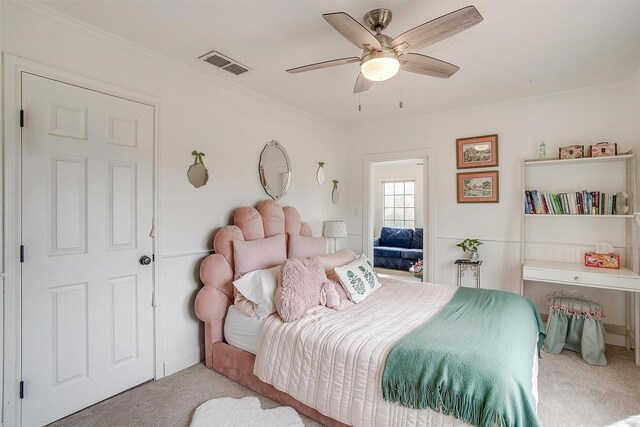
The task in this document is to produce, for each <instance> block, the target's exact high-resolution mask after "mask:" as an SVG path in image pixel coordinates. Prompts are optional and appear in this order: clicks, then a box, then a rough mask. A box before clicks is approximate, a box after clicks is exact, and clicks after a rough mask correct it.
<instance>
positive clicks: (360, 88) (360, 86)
mask: <svg viewBox="0 0 640 427" xmlns="http://www.w3.org/2000/svg"><path fill="white" fill-rule="evenodd" d="M371 86H373V80H369V79H367V78H365V77H364V75H363V74H362V73H360V74H358V78H357V79H356V85H355V86H354V87H353V93H360V92H366V91H368V90H369V89H370V88H371Z"/></svg>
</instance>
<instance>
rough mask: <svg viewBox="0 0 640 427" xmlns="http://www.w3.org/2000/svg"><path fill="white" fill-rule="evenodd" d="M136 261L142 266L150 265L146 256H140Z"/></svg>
mask: <svg viewBox="0 0 640 427" xmlns="http://www.w3.org/2000/svg"><path fill="white" fill-rule="evenodd" d="M138 261H139V262H140V264H142V265H149V264H151V258H149V257H148V256H146V255H142V256H141V257H140V259H139V260H138Z"/></svg>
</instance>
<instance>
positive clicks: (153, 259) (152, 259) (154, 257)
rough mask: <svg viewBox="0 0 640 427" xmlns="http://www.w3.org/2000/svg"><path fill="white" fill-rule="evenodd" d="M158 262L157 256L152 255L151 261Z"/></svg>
mask: <svg viewBox="0 0 640 427" xmlns="http://www.w3.org/2000/svg"><path fill="white" fill-rule="evenodd" d="M155 260H156V254H151V261H153V262H155Z"/></svg>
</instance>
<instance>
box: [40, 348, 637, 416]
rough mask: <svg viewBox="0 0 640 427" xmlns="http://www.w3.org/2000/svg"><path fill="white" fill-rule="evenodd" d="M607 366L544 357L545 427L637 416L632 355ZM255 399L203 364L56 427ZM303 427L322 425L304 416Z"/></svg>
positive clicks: (541, 408)
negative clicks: (222, 400) (232, 399)
mask: <svg viewBox="0 0 640 427" xmlns="http://www.w3.org/2000/svg"><path fill="white" fill-rule="evenodd" d="M606 356H607V360H608V362H609V365H608V366H606V367H597V366H590V365H588V364H586V363H584V362H583V361H582V359H581V358H580V355H579V354H576V353H572V352H569V351H564V352H563V353H562V354H559V355H551V354H547V353H544V352H543V353H542V359H541V360H540V373H539V376H538V389H539V395H540V403H539V405H538V414H539V416H540V420H541V421H542V425H543V426H576V427H578V426H584V427H589V426H594V427H602V426H606V425H609V424H611V423H613V422H615V421H618V420H621V419H624V418H627V417H629V416H631V415H637V414H640V366H636V365H635V364H634V361H633V352H631V351H627V350H625V349H624V348H622V347H615V346H607V349H606ZM227 396H228V397H235V398H240V397H244V396H257V397H258V398H259V399H260V402H261V403H262V407H263V408H266V409H269V408H273V407H276V406H278V404H277V403H275V402H274V401H272V400H270V399H267V398H265V397H262V396H260V395H258V394H257V393H254V392H253V391H251V390H249V389H247V388H245V387H243V386H241V385H239V384H237V383H235V382H233V381H231V380H229V379H227V378H225V377H223V376H222V375H219V374H217V373H215V372H213V371H211V370H209V369H207V368H206V367H205V366H204V365H203V364H197V365H194V366H192V367H190V368H188V369H185V370H183V371H180V372H178V373H176V374H174V375H171V376H169V377H167V378H163V379H161V380H159V381H151V382H148V383H146V384H142V385H140V386H138V387H136V388H133V389H131V390H128V391H126V392H124V393H121V394H119V395H117V396H114V397H112V398H110V399H107V400H105V401H103V402H100V403H97V404H95V405H93V406H91V407H89V408H87V409H85V410H83V411H80V412H77V413H75V414H73V415H70V416H68V417H67V418H63V419H62V420H59V421H57V422H55V423H53V424H50V426H54V427H80V426H82V427H88V426H92V427H93V426H95V427H102V426H104V427H133V426H136V427H137V426H141V427H142V426H154V427H182V426H188V425H189V423H190V420H191V416H192V415H193V411H194V410H195V408H196V407H198V406H199V405H200V404H201V403H203V402H205V401H207V400H209V399H214V398H217V397H227ZM302 418H303V421H304V423H305V426H321V424H320V423H317V422H316V421H313V420H311V419H309V418H306V417H304V416H303V417H302Z"/></svg>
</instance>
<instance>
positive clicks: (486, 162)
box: [456, 135, 498, 169]
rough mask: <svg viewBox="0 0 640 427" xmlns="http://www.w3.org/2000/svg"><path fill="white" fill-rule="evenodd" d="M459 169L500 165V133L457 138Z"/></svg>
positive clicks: (457, 164) (457, 163)
mask: <svg viewBox="0 0 640 427" xmlns="http://www.w3.org/2000/svg"><path fill="white" fill-rule="evenodd" d="M456 154H457V155H456V166H457V168H458V169H467V168H486V167H492V166H498V135H485V136H474V137H471V138H460V139H456Z"/></svg>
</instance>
